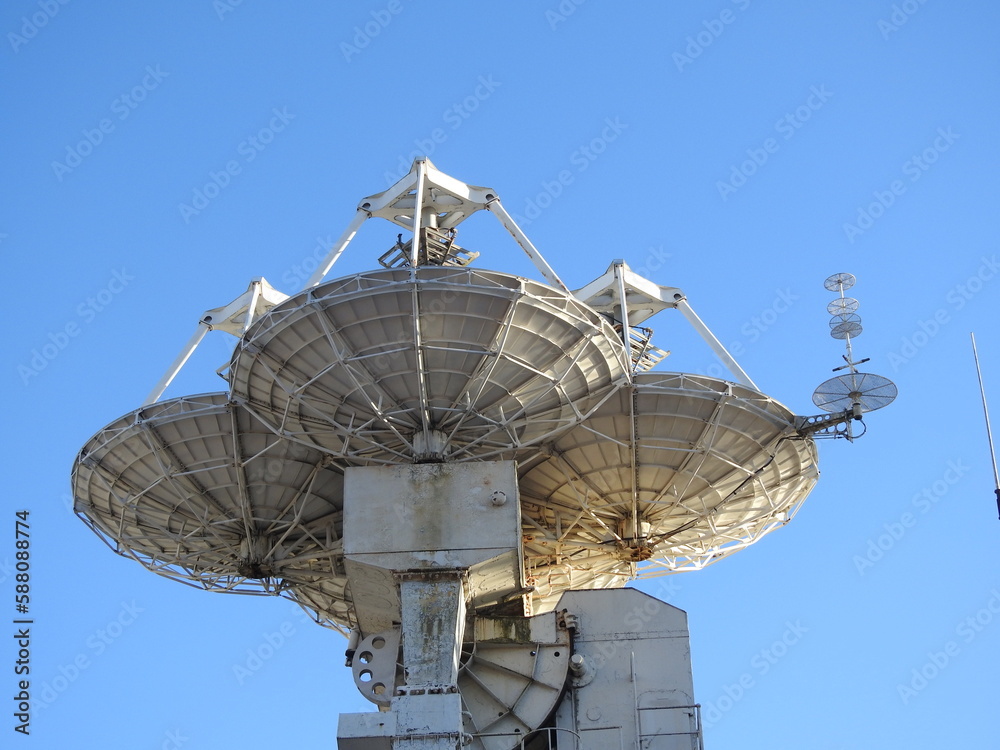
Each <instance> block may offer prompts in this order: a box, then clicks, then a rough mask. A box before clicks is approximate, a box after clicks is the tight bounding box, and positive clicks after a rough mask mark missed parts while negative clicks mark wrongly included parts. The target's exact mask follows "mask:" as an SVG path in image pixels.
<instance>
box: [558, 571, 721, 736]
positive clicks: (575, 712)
mask: <svg viewBox="0 0 1000 750" xmlns="http://www.w3.org/2000/svg"><path fill="white" fill-rule="evenodd" d="M558 608H559V610H560V611H562V610H567V611H569V612H571V613H572V614H573V615H574V618H575V620H576V625H577V627H576V629H575V632H574V634H573V653H574V655H575V656H574V658H575V657H581V659H582V661H583V663H585V664H587V665H588V676H587V679H586V681H582V680H576V679H574V680H573V682H572V686H573V687H572V690H571V692H570V693H569V694H568V695H567V697H566V698H565V699H564V700H563V701H562V702H561V703H560V705H559V708H558V710H557V712H556V717H555V727H556V728H558V729H561V730H563V731H562V732H560V733H559V734H558V740H559V750H591V748H601V749H602V750H604V749H605V748H608V749H610V748H629V749H630V750H631V749H632V748H642V749H643V750H701V747H702V745H701V724H700V718H699V712H698V707H697V706H696V705H695V701H694V685H693V680H692V676H691V652H690V646H689V636H688V626H687V615H686V614H685V613H684V612H683V611H682V610H680V609H677V608H676V607H673V606H671V605H669V604H667V603H665V602H662V601H660V600H658V599H655V598H653V597H651V596H649V595H648V594H643V593H641V592H639V591H636V590H635V589H624V590H621V591H570V592H567V593H566V594H564V595H563V597H562V598H561V599H560V600H559V607H558Z"/></svg>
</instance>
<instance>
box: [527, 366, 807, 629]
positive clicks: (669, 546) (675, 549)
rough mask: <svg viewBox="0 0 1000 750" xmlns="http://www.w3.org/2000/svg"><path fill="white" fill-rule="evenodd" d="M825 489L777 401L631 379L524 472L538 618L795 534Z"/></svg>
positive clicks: (654, 378) (719, 387)
mask: <svg viewBox="0 0 1000 750" xmlns="http://www.w3.org/2000/svg"><path fill="white" fill-rule="evenodd" d="M817 476H818V470H817V456H816V448H815V444H814V443H813V441H812V440H811V439H809V438H804V437H802V436H801V435H799V434H798V432H797V431H796V422H795V417H794V415H792V413H791V412H789V411H788V409H786V408H785V407H784V406H782V405H781V404H779V403H778V402H776V401H774V400H773V399H771V398H768V397H767V396H765V395H763V394H761V393H759V392H757V391H752V390H750V389H747V388H744V387H743V386H739V385H736V384H734V383H727V382H725V381H722V380H717V379H714V378H708V377H703V376H698V375H682V374H673V373H644V374H639V375H636V376H635V385H634V387H633V389H622V390H621V391H619V392H618V393H617V394H616V395H615V396H614V397H613V398H611V399H609V400H608V401H607V402H606V403H605V404H604V405H603V406H602V407H601V408H600V409H599V410H598V411H597V412H596V413H595V414H594V415H593V416H592V417H590V418H589V419H588V420H586V421H585V422H584V423H582V424H581V425H579V426H578V427H575V428H573V429H572V430H570V431H569V432H567V433H565V434H564V435H562V436H560V437H559V438H557V439H556V440H554V441H553V442H552V443H551V445H550V446H549V447H547V449H546V451H545V453H543V454H539V455H538V456H535V457H533V458H530V459H528V460H527V461H525V462H523V463H522V464H521V467H520V471H519V486H520V491H521V514H522V519H523V520H522V523H523V526H524V538H525V544H524V546H525V564H526V566H527V571H528V576H529V579H528V581H527V582H528V585H530V586H535V587H536V592H535V594H534V595H533V596H534V611H544V610H546V609H550V608H551V607H552V606H554V605H555V602H556V600H557V599H558V597H559V596H560V594H562V592H563V591H566V590H568V589H575V588H609V587H618V586H622V585H624V583H625V582H626V581H627V580H629V579H630V578H633V577H636V576H640V577H642V576H649V575H656V574H661V573H671V572H678V571H682V570H693V569H699V568H702V567H704V566H705V565H708V564H709V563H711V562H714V561H715V560H718V559H720V558H721V557H724V556H726V555H728V554H731V553H732V552H734V551H736V550H739V549H742V548H743V547H746V546H747V545H749V544H751V543H753V542H754V541H756V540H757V539H759V538H760V537H762V536H763V535H764V534H766V533H768V532H769V531H771V530H773V529H775V528H777V527H778V526H781V525H783V524H784V523H786V522H787V521H788V519H789V518H790V517H791V516H792V515H793V514H794V512H795V511H796V509H797V508H798V506H799V504H800V503H801V502H802V501H803V500H804V499H805V497H806V495H808V493H809V491H810V490H811V489H812V487H813V485H814V483H815V481H816V478H817ZM633 508H635V509H637V514H638V519H639V523H638V533H636V531H635V530H634V524H633V522H632V511H633ZM624 521H628V523H624V524H623V522H624Z"/></svg>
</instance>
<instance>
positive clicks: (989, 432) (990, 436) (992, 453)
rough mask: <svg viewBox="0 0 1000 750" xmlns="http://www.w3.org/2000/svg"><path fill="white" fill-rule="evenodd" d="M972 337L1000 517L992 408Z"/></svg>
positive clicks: (999, 490) (999, 477) (998, 515)
mask: <svg viewBox="0 0 1000 750" xmlns="http://www.w3.org/2000/svg"><path fill="white" fill-rule="evenodd" d="M969 336H971V337H972V356H973V358H974V359H975V360H976V375H978V376H979V392H980V393H981V394H982V396H983V416H984V417H985V418H986V439H987V440H988V441H989V444H990V460H991V461H992V462H993V486H994V487H995V488H996V489H994V492H995V493H996V496H997V517H998V518H1000V473H997V454H996V451H995V450H994V449H993V430H991V429H990V410H989V409H988V408H986V388H985V387H984V386H983V371H982V370H981V369H979V352H978V351H976V334H974V333H971V332H970V333H969Z"/></svg>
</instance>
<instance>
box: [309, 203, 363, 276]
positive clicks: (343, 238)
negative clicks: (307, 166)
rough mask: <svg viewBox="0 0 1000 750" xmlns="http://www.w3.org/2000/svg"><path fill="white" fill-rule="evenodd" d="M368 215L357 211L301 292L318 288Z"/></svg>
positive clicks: (360, 210)
mask: <svg viewBox="0 0 1000 750" xmlns="http://www.w3.org/2000/svg"><path fill="white" fill-rule="evenodd" d="M369 216H370V214H368V213H367V212H366V211H363V210H362V209H361V208H359V209H358V210H357V212H356V213H355V214H354V218H353V219H351V223H350V224H348V225H347V229H345V230H344V233H343V234H342V235H340V237H339V239H338V240H337V241H336V242H335V243H333V247H332V248H330V252H329V253H328V254H327V256H326V257H325V258H324V259H323V262H322V263H320V264H319V266H318V267H317V268H316V270H315V271H313V274H312V276H310V277H309V278H308V280H307V281H306V284H305V286H304V287H302V291H306V290H307V289H312V288H313V287H314V286H319V285H320V283H322V281H323V278H324V277H325V276H326V275H327V274H328V273H330V269H332V268H333V264H334V263H336V262H337V260H338V259H339V258H340V256H341V255H342V254H343V252H344V250H346V249H347V246H348V244H350V242H351V240H353V239H354V235H356V234H357V233H358V229H360V228H361V225H362V224H364V223H365V220H366V219H368V218H369Z"/></svg>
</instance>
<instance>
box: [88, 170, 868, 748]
mask: <svg viewBox="0 0 1000 750" xmlns="http://www.w3.org/2000/svg"><path fill="white" fill-rule="evenodd" d="M480 210H486V211H490V212H491V213H493V214H494V215H496V217H497V218H498V219H499V220H500V222H501V223H502V224H503V226H504V227H506V229H507V230H508V231H509V232H510V234H511V236H512V238H513V240H514V241H515V242H516V243H517V244H518V245H520V247H521V248H522V249H523V250H524V251H525V252H526V253H527V255H528V256H529V257H530V258H531V260H532V261H533V262H534V264H535V265H536V267H537V268H538V270H539V273H540V275H541V277H542V281H533V280H530V279H526V278H522V277H519V276H514V275H511V274H508V273H503V272H500V271H491V270H483V269H479V268H478V267H477V265H475V261H476V260H477V258H478V256H479V253H478V252H473V251H470V250H467V249H465V248H463V247H461V246H459V245H458V244H457V242H456V238H457V228H458V226H459V225H460V224H461V223H462V222H463V221H464V220H465V219H466V218H468V217H469V216H470V215H471V214H472V213H475V212H476V211H480ZM373 217H377V218H381V219H384V220H387V221H390V222H393V223H394V224H396V225H397V226H398V227H400V228H401V229H402V230H403V232H406V233H408V235H409V237H410V239H408V240H406V241H404V240H403V233H402V232H400V233H398V235H397V238H396V242H395V244H393V245H391V246H390V248H389V250H387V251H386V252H384V253H383V254H382V255H381V257H380V258H379V262H380V264H381V266H382V267H381V268H379V269H377V270H373V271H369V272H365V273H358V274H354V275H351V276H347V277H344V278H339V279H335V280H332V281H324V279H325V277H326V276H327V274H328V273H329V272H330V270H331V268H332V266H333V264H334V263H335V262H336V260H337V258H339V256H340V255H341V253H342V252H343V251H344V249H345V248H346V247H347V245H348V244H349V243H350V242H351V240H352V239H353V238H354V236H355V234H356V233H357V231H358V229H359V228H360V226H361V224H362V223H363V222H364V221H365V220H367V219H368V218H373ZM387 244H388V243H387ZM664 310H678V311H679V312H680V313H681V314H682V315H683V316H684V317H685V318H686V319H687V320H688V321H689V322H690V323H691V325H692V326H693V327H694V328H695V330H696V331H698V332H699V333H700V334H701V335H702V337H703V338H704V340H705V342H706V343H707V345H708V346H709V347H711V348H712V350H713V351H714V352H715V353H716V354H717V355H718V357H719V358H720V359H721V360H722V361H723V362H724V363H725V364H726V365H727V366H728V367H729V369H730V371H731V373H732V376H733V377H732V381H725V380H720V379H716V378H710V377H705V376H699V375H690V374H682V373H670V372H664V371H660V370H659V369H654V368H657V367H658V366H659V365H660V364H661V363H662V361H663V360H664V358H665V357H666V355H667V352H665V351H663V350H661V349H659V348H657V347H656V346H654V345H653V344H652V342H651V334H652V332H651V331H650V330H649V329H648V328H644V327H642V326H641V324H642V323H644V322H645V321H646V320H648V319H649V318H650V317H652V316H653V315H655V314H656V313H659V312H661V311H664ZM216 329H218V330H223V331H225V332H227V333H229V334H231V335H234V336H236V338H237V343H236V346H235V349H234V352H233V356H232V359H231V361H230V363H229V365H228V368H226V369H225V370H224V372H223V375H224V377H225V378H226V380H227V383H228V389H227V390H225V391H223V392H219V393H209V394H204V395H200V396H188V397H181V398H173V399H170V400H166V401H159V400H158V399H159V397H160V396H161V395H162V393H163V391H164V390H165V388H166V387H167V386H168V385H169V383H170V381H171V380H172V379H173V377H174V375H176V373H177V371H178V370H179V369H180V367H181V366H182V365H183V364H184V362H185V361H186V360H187V358H188V357H189V356H190V353H191V352H192V351H193V350H194V347H195V346H197V344H198V342H199V341H200V340H201V337H202V336H203V335H204V334H205V333H207V332H208V331H209V330H216ZM831 411H832V410H831ZM859 418H860V410H859V409H857V408H852V405H851V404H847V405H846V406H845V407H844V408H843V410H841V411H837V412H835V413H831V414H827V415H823V416H821V417H797V416H795V415H793V414H792V413H791V412H790V411H789V410H788V409H786V408H785V407H784V406H782V405H781V404H779V403H778V402H777V401H775V400H773V399H771V398H769V397H768V396H766V395H764V394H762V393H760V392H759V390H758V389H757V388H756V386H755V385H754V384H753V381H751V380H750V378H749V377H748V376H747V374H746V373H745V372H743V370H742V369H741V368H740V367H739V365H738V364H737V363H736V361H735V360H734V359H733V358H732V357H731V356H730V355H729V353H728V352H726V351H725V349H724V347H722V345H721V344H720V343H719V341H718V340H717V339H716V338H715V336H714V335H712V333H711V332H710V331H709V329H708V327H707V326H706V325H705V324H704V323H703V322H702V321H701V319H700V318H699V317H698V316H697V315H696V314H695V313H694V311H693V310H692V309H691V306H690V304H689V303H688V301H687V298H686V296H685V295H684V293H683V292H682V291H681V290H680V289H677V288H675V287H664V286H660V285H657V284H655V283H653V282H651V281H649V280H647V279H643V278H641V277H639V276H638V275H636V274H635V273H634V272H632V271H631V269H629V268H628V266H627V265H626V264H625V263H624V262H622V261H614V262H613V263H612V264H611V266H610V267H609V268H608V270H607V272H606V273H604V274H603V275H602V276H600V277H598V278H597V279H596V280H595V281H594V282H592V283H591V284H588V285H587V286H585V287H583V288H582V289H579V290H577V291H575V292H573V291H570V290H569V289H568V288H567V287H566V285H565V284H563V282H562V281H561V279H560V278H559V277H558V276H557V275H556V273H555V271H554V270H553V269H552V268H551V267H550V266H549V265H548V264H547V263H546V261H545V260H544V258H543V257H542V255H541V254H540V253H539V251H538V250H537V249H536V248H535V247H534V245H532V244H531V242H530V240H529V239H528V238H527V237H526V236H525V235H524V233H523V232H522V231H521V229H520V228H519V227H518V226H517V224H516V223H515V222H514V220H513V218H512V217H511V216H510V215H509V214H508V213H507V212H506V210H505V209H504V208H503V206H502V204H501V202H500V200H499V198H498V197H497V195H496V193H495V192H494V191H493V190H491V189H489V188H482V187H475V186H471V185H467V184H465V183H462V182H459V181H458V180H455V179H454V178H451V177H448V176H447V175H445V174H443V173H441V172H440V171H438V170H437V169H436V168H435V167H434V166H433V165H432V164H431V163H430V161H429V160H426V159H419V160H417V161H416V162H414V165H413V168H412V169H411V171H410V173H409V174H407V175H406V176H405V177H403V178H402V179H401V180H400V181H399V182H397V183H396V184H395V185H393V186H392V187H390V188H389V189H388V190H386V191H385V192H383V193H379V194H377V195H373V196H370V197H368V198H365V199H363V200H362V201H361V203H360V204H359V206H358V209H357V213H356V214H355V218H354V220H353V221H352V222H351V223H350V225H349V226H348V228H347V230H346V231H345V232H344V234H343V235H342V236H341V237H340V239H339V240H338V241H337V242H336V244H335V245H334V247H333V248H332V250H331V252H330V255H329V257H328V258H327V260H326V261H325V262H324V263H323V264H322V267H321V268H319V269H318V270H317V272H316V274H315V275H314V276H313V278H312V279H310V281H309V282H308V284H307V286H306V288H305V289H303V290H301V291H300V292H298V293H297V294H293V295H291V296H287V295H285V294H283V293H281V292H278V291H276V290H274V289H273V288H271V287H270V286H269V285H268V284H267V283H266V281H264V280H263V279H257V280H255V281H254V282H253V283H252V284H251V285H250V288H249V289H248V290H247V292H245V293H244V294H243V295H241V296H240V297H238V298H237V299H236V300H234V301H233V302H232V303H230V304H229V305H226V306H223V307H221V308H215V309H213V310H209V311H206V313H205V314H204V315H203V316H202V317H201V318H200V319H199V323H198V329H197V331H196V333H195V335H194V336H193V337H192V340H191V342H189V344H188V346H187V347H185V349H184V350H183V351H182V352H181V354H180V355H179V356H178V358H177V360H176V361H175V363H174V365H173V366H172V367H171V368H170V370H169V371H168V372H167V373H166V374H165V375H164V377H163V379H161V381H160V382H159V383H158V384H157V386H156V387H155V388H154V389H153V392H152V393H151V394H150V397H149V398H148V399H147V403H146V404H145V405H143V406H142V407H141V408H139V409H137V410H136V411H135V412H132V413H131V414H128V415H126V416H124V417H122V418H120V419H118V420H116V421H115V422H112V423H111V424H110V425H109V426H107V427H105V428H104V429H103V430H101V431H100V432H98V433H97V434H96V435H95V436H94V437H93V438H92V439H91V440H90V441H88V443H87V444H86V445H85V446H84V448H83V449H82V450H81V452H80V454H79V456H78V458H77V460H76V463H75V465H74V468H73V476H72V482H73V492H74V497H75V503H76V511H77V513H78V514H79V515H80V517H81V518H82V519H83V520H84V522H85V523H87V524H88V525H89V526H90V527H91V528H92V529H93V530H94V531H96V532H97V533H98V535H100V536H101V537H102V538H103V539H104V540H105V541H106V542H107V543H108V544H109V545H110V546H111V547H112V549H114V550H115V551H116V552H118V553H119V554H122V555H124V556H127V557H131V558H133V559H135V560H137V561H139V562H140V563H141V564H143V565H144V566H146V567H147V568H149V569H150V570H152V571H154V572H156V573H158V574H160V575H164V576H167V577H171V578H174V579H177V580H180V581H182V582H185V583H189V584H193V585H196V586H200V587H203V588H205V589H208V590H213V591H222V592H233V593H258V594H277V595H282V596H286V597H288V598H290V599H292V600H294V601H296V602H297V603H299V604H300V605H301V606H303V607H304V608H305V609H307V610H308V611H309V612H310V613H312V614H313V615H314V617H315V619H316V621H317V622H319V623H321V624H323V625H326V626H328V627H330V628H333V629H335V630H339V631H340V632H342V633H344V634H345V635H347V636H348V639H349V640H348V648H347V665H348V666H349V667H350V669H351V672H352V676H353V678H354V680H355V683H356V685H357V687H358V689H359V690H360V691H361V693H362V695H364V696H365V697H366V698H367V699H368V700H370V701H371V702H372V703H373V710H372V711H371V712H370V713H362V714H346V715H343V716H341V719H340V724H339V729H338V735H337V737H338V739H337V742H338V747H339V748H340V749H341V750H378V749H380V748H385V749H386V750H389V749H390V748H391V749H400V750H403V749H405V750H410V749H416V748H420V749H422V750H423V749H427V750H430V749H434V750H437V749H444V748H459V747H471V748H482V749H483V750H510V749H511V748H515V747H523V748H532V749H534V750H542V749H543V748H560V749H561V750H565V749H567V748H570V749H573V750H584V749H597V748H601V749H603V748H640V747H641V748H653V749H655V750H677V749H680V748H684V749H685V750H691V749H692V748H700V747H701V726H700V718H699V714H698V708H697V705H696V704H695V700H694V696H693V685H692V679H691V665H690V653H689V648H688V632H687V624H686V616H685V615H684V613H683V612H681V611H680V610H678V609H676V608H674V607H672V606H670V605H668V604H665V603H663V602H659V601H658V600H655V599H653V598H652V597H648V596H647V595H645V594H641V593H640V592H638V591H635V590H631V589H622V588H621V587H622V586H624V584H625V583H626V582H627V581H629V580H631V579H635V578H637V577H643V576H650V575H659V574H667V573H675V572H680V571H685V570H694V569H699V568H701V567H704V566H705V565H707V564H709V563H711V562H714V561H715V560H718V559H720V558H722V557H725V556H726V555H728V554H730V553H732V552H734V551H736V550H739V549H742V548H743V547H745V546H747V545H748V544H751V543H753V542H755V541H757V540H758V539H760V538H761V537H762V536H764V535H765V534H767V533H768V532H770V531H772V530H774V529H775V528H777V527H779V526H782V525H784V524H785V523H787V522H788V520H789V519H790V518H791V517H792V516H793V515H794V514H795V512H796V510H797V509H798V508H799V506H800V504H801V503H802V501H803V500H804V499H805V497H806V495H807V494H808V493H809V491H810V490H811V489H812V487H813V485H814V484H815V481H816V479H817V476H818V470H817V457H816V446H815V443H814V439H813V438H814V436H815V435H817V434H819V433H823V432H831V431H833V432H836V427H837V425H842V424H847V423H849V422H850V421H852V420H856V419H859Z"/></svg>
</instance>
